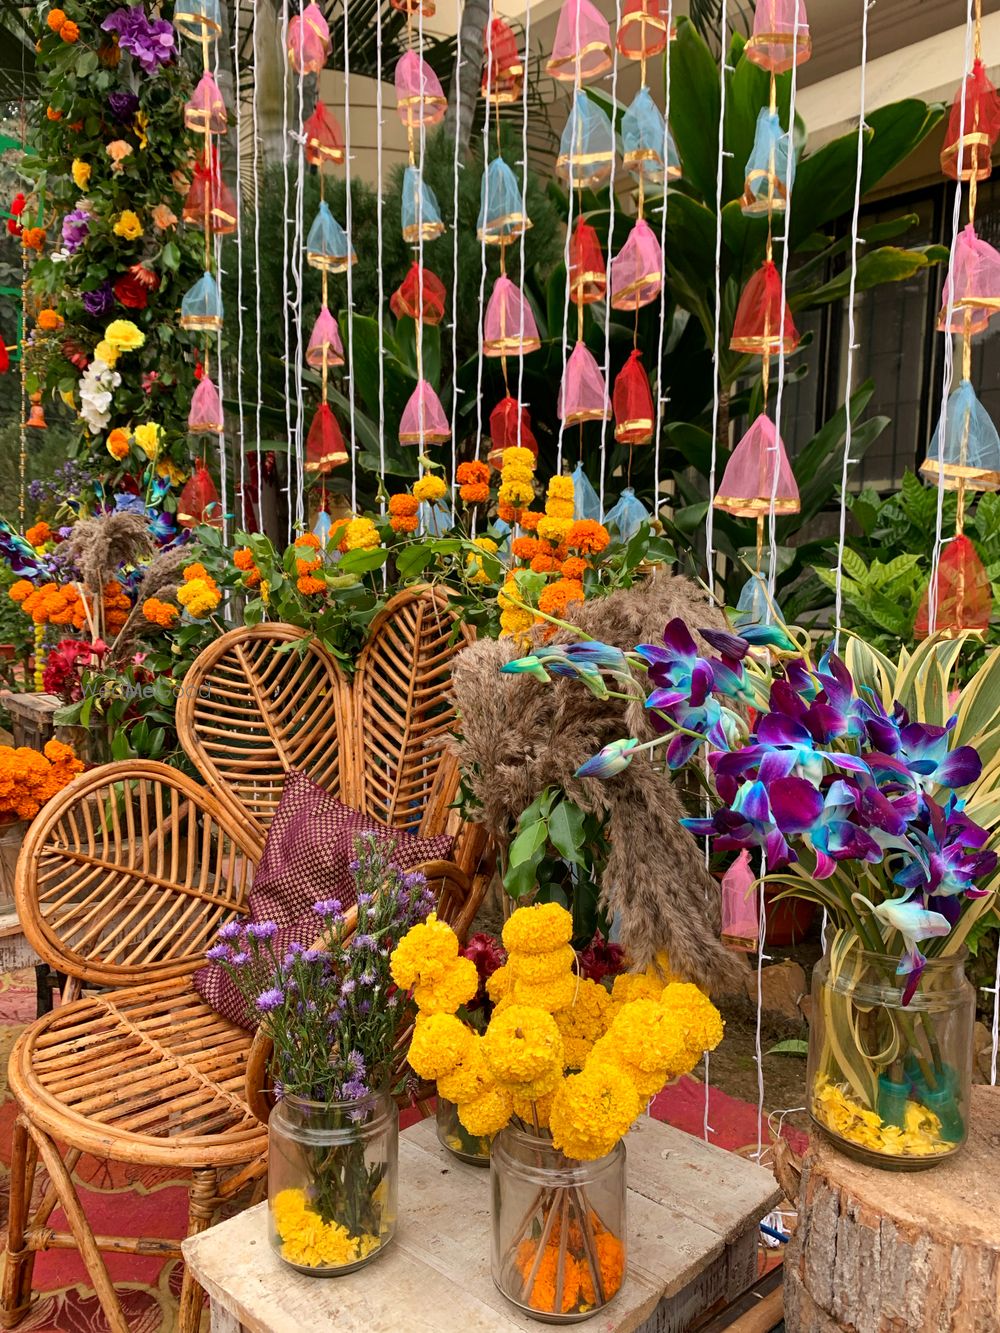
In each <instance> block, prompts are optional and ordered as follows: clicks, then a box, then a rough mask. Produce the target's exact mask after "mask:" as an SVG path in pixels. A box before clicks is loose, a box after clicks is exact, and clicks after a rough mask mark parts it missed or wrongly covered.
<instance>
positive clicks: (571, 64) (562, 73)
mask: <svg viewBox="0 0 1000 1333" xmlns="http://www.w3.org/2000/svg"><path fill="white" fill-rule="evenodd" d="M587 56H597V57H598V59H597V61H596V62H595V63H594V64H589V65H588V66H587V68H586V69H584V60H585V59H586V57H587ZM613 64H614V60H613V58H612V55H611V47H610V46H608V45H606V43H604V42H588V43H587V45H586V46H584V47H582V48H581V49H580V50H579V51H575V52H574V53H573V54H572V55H569V56H554V57H553V58H552V59H551V60H549V61H548V62H547V64H546V66H545V72H546V74H549V75H551V76H552V78H553V79H558V80H559V81H560V82H561V83H578V82H579V81H581V80H584V79H596V78H598V77H599V76H600V75H601V74H606V73H607V72H608V70H609V69H610V68H611V66H612V65H613Z"/></svg>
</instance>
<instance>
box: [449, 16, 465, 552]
mask: <svg viewBox="0 0 1000 1333" xmlns="http://www.w3.org/2000/svg"><path fill="white" fill-rule="evenodd" d="M462 3H463V0H455V31H456V32H458V33H460V32H461V29H462ZM463 65H464V61H463V60H462V43H461V41H459V42H458V43H457V45H456V48H455V74H454V79H455V142H454V150H455V152H454V157H453V159H452V196H451V227H452V238H451V247H452V248H451V522H452V526H454V523H455V472H456V469H457V467H458V181H459V175H458V173H459V172H460V171H461V169H462V163H461V161H460V160H459V152H458V125H459V121H460V120H461V119H462V68H463Z"/></svg>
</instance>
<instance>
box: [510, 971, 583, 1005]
mask: <svg viewBox="0 0 1000 1333" xmlns="http://www.w3.org/2000/svg"><path fill="white" fill-rule="evenodd" d="M576 987H577V979H576V976H575V974H574V973H572V972H566V973H565V974H564V975H563V976H561V977H556V978H554V980H552V981H539V982H536V983H535V984H534V985H532V984H530V983H529V982H527V981H515V982H514V999H515V1000H516V1001H517V1003H518V1004H530V1005H537V1006H538V1008H539V1009H544V1010H545V1012H546V1013H547V1014H555V1013H558V1012H559V1010H560V1009H565V1008H566V1007H567V1005H571V1004H572V1003H573V997H574V996H575V995H576Z"/></svg>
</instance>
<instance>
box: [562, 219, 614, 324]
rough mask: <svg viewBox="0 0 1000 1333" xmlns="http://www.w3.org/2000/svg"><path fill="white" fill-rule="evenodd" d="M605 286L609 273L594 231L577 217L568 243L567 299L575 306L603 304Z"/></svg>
mask: <svg viewBox="0 0 1000 1333" xmlns="http://www.w3.org/2000/svg"><path fill="white" fill-rule="evenodd" d="M607 287H608V271H607V267H606V266H605V263H604V254H603V252H602V250H601V243H600V241H599V240H598V239H597V232H596V231H595V230H594V229H593V227H592V226H591V225H590V223H589V222H584V220H583V218H578V219H577V223H576V226H575V227H574V228H573V235H572V236H571V237H570V242H569V295H570V300H572V301H574V302H575V303H576V304H577V305H590V304H592V303H593V302H594V301H603V300H604V293H605V292H606V291H607Z"/></svg>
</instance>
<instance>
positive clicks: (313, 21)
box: [288, 4, 333, 74]
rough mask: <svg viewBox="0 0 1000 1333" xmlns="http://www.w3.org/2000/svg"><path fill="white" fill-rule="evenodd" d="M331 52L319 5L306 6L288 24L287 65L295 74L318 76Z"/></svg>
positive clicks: (327, 30) (325, 22)
mask: <svg viewBox="0 0 1000 1333" xmlns="http://www.w3.org/2000/svg"><path fill="white" fill-rule="evenodd" d="M332 50H333V43H332V42H331V41H330V28H329V25H328V24H327V21H326V19H325V18H324V17H323V11H322V10H321V9H320V7H319V5H315V4H313V5H306V7H305V9H303V11H302V13H301V14H296V15H295V17H294V18H292V19H291V21H290V22H289V24H288V63H289V64H290V65H291V67H292V69H293V70H294V71H295V73H296V74H318V73H319V71H320V70H321V69H322V68H323V66H324V65H325V64H326V62H327V60H328V58H329V55H330V52H331V51H332Z"/></svg>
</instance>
